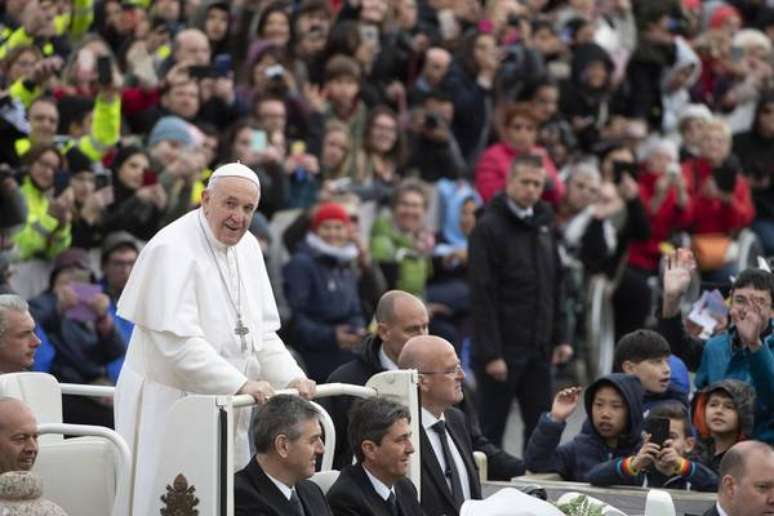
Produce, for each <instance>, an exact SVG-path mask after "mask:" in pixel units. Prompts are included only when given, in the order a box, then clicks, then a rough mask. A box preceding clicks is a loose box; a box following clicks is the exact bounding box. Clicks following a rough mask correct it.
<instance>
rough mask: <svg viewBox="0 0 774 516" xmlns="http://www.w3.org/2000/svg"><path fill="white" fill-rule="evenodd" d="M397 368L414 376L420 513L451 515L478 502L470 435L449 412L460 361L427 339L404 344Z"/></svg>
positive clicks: (458, 385)
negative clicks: (419, 403)
mask: <svg viewBox="0 0 774 516" xmlns="http://www.w3.org/2000/svg"><path fill="white" fill-rule="evenodd" d="M398 365H399V366H400V368H401V369H416V370H418V371H419V390H420V396H421V401H422V409H421V411H420V414H421V425H420V432H421V435H420V451H421V457H422V482H421V484H422V495H421V497H420V499H421V502H422V509H423V510H424V511H425V514H428V515H430V514H432V515H442V514H445V515H447V516H454V515H457V514H459V511H460V507H461V506H462V504H463V503H464V502H465V500H471V499H473V500H478V499H481V483H480V481H479V478H478V468H477V467H476V463H475V461H474V459H473V446H472V444H471V440H470V430H469V428H468V427H467V422H466V419H465V416H464V414H463V413H462V412H461V411H460V410H458V409H456V408H454V405H455V404H457V403H459V402H460V401H461V400H462V396H463V394H462V381H463V380H464V379H465V373H464V372H463V370H462V365H461V364H460V359H459V358H458V357H457V353H456V352H455V351H454V346H452V345H451V344H449V342H447V341H446V340H444V339H442V338H440V337H434V336H431V335H427V336H420V337H413V338H411V339H409V341H408V342H407V343H406V345H405V346H404V347H403V351H401V353H400V358H399V359H398Z"/></svg>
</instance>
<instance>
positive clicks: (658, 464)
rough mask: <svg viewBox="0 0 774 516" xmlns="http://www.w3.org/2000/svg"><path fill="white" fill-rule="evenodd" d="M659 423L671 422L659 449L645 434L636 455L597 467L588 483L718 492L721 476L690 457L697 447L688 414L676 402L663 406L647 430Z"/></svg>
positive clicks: (652, 414)
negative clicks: (666, 420)
mask: <svg viewBox="0 0 774 516" xmlns="http://www.w3.org/2000/svg"><path fill="white" fill-rule="evenodd" d="M656 419H668V420H669V435H668V438H667V439H666V440H665V441H664V442H663V443H662V444H661V445H659V444H658V443H656V442H654V441H653V440H652V439H653V437H654V436H652V435H651V434H648V433H646V434H645V440H644V441H643V443H642V447H641V448H640V449H639V450H638V451H637V453H636V454H635V455H632V456H630V457H626V458H616V459H612V460H609V461H607V462H604V463H602V464H599V465H597V466H596V467H594V468H593V469H592V470H591V472H589V474H588V481H589V482H591V483H592V484H593V485H597V486H609V485H636V486H643V487H664V488H669V489H687V490H694V491H708V492H709V491H713V492H714V491H715V490H716V489H717V487H718V477H717V474H716V473H715V472H714V471H712V470H711V469H710V468H708V467H707V466H705V465H704V464H702V463H701V462H699V461H697V460H689V459H688V455H689V454H690V453H691V451H692V450H693V448H694V446H695V445H696V440H695V439H694V437H693V436H692V434H693V432H692V429H691V425H690V423H689V421H688V411H687V410H686V408H685V407H684V406H683V405H682V404H680V403H679V402H676V401H670V402H667V403H662V404H660V405H658V406H657V407H655V408H653V409H652V410H651V411H650V413H649V414H648V417H647V418H645V423H644V427H645V428H648V426H649V423H650V422H651V421H654V420H656Z"/></svg>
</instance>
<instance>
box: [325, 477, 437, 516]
mask: <svg viewBox="0 0 774 516" xmlns="http://www.w3.org/2000/svg"><path fill="white" fill-rule="evenodd" d="M395 499H396V501H397V503H398V507H399V508H400V512H401V515H402V516H423V515H424V512H422V508H421V507H420V506H419V500H418V499H417V489H416V487H414V483H413V482H411V480H409V479H408V478H402V479H400V480H399V481H398V482H396V483H395ZM328 503H329V504H330V506H331V510H332V511H333V514H334V516H392V514H391V513H390V509H389V506H388V505H387V502H386V501H385V500H384V499H383V498H382V497H381V496H379V494H378V493H377V492H376V489H374V486H373V484H372V483H371V480H370V479H369V478H368V476H367V475H366V472H365V471H364V470H363V467H362V466H361V465H360V464H354V465H352V466H347V467H346V468H344V469H343V470H342V471H341V473H340V474H339V478H338V479H337V480H336V482H334V483H333V485H332V486H331V488H330V490H328Z"/></svg>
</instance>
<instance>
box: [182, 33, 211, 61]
mask: <svg viewBox="0 0 774 516" xmlns="http://www.w3.org/2000/svg"><path fill="white" fill-rule="evenodd" d="M175 61H177V62H178V63H182V62H188V63H190V64H192V65H200V66H204V65H208V64H210V42H209V41H208V40H207V36H205V35H204V34H203V33H201V32H198V31H195V32H186V33H184V34H180V35H179V36H178V40H177V47H176V49H175Z"/></svg>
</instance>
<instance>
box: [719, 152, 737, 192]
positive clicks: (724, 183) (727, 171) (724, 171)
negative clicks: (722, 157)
mask: <svg viewBox="0 0 774 516" xmlns="http://www.w3.org/2000/svg"><path fill="white" fill-rule="evenodd" d="M740 168H741V164H740V163H739V158H737V157H736V156H734V155H733V154H732V155H730V156H729V157H728V158H726V161H724V162H723V164H722V165H720V166H719V167H717V168H715V169H714V170H713V171H712V177H713V178H714V179H715V184H716V185H717V186H718V190H720V191H721V192H725V193H733V192H734V190H735V189H736V176H737V174H738V173H739V169H740Z"/></svg>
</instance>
